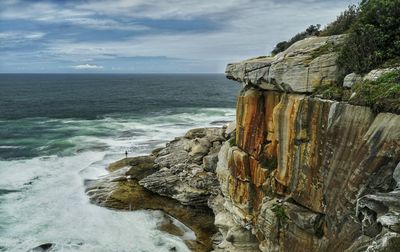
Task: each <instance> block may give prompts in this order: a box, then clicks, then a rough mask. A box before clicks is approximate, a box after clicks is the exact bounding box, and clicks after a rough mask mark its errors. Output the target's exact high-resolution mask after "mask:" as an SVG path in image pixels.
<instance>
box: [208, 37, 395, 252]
mask: <svg viewBox="0 0 400 252" xmlns="http://www.w3.org/2000/svg"><path fill="white" fill-rule="evenodd" d="M339 38H340V37H339ZM334 39H338V37H334V38H332V37H330V38H313V39H307V40H305V41H303V42H300V43H299V44H297V45H296V44H295V45H293V46H292V47H291V48H289V49H288V50H287V51H285V52H283V53H282V54H281V55H277V57H275V58H274V59H268V60H267V59H263V58H261V59H255V60H254V59H253V60H250V61H244V62H242V63H237V64H230V65H228V67H227V70H226V74H227V77H228V78H231V79H235V80H238V81H239V82H241V83H242V84H244V89H243V90H242V92H241V94H240V96H239V98H238V103H237V115H236V135H235V139H233V140H231V141H229V142H226V143H225V144H224V146H223V147H222V148H221V151H220V153H219V162H218V165H217V170H216V172H217V177H218V180H219V182H220V188H221V195H220V196H217V197H214V198H213V199H214V200H211V201H210V205H211V206H212V207H213V209H214V212H215V214H216V226H217V227H218V228H219V229H220V233H221V234H222V238H221V242H220V244H219V245H218V246H217V249H219V250H227V251H249V249H250V248H251V249H253V250H254V249H255V246H254V245H255V244H257V245H259V246H258V247H257V249H259V250H261V251H345V250H347V251H398V248H399V244H400V234H399V223H400V215H399V214H400V211H399V210H400V209H399V204H400V203H399V202H400V194H399V191H398V190H399V185H398V181H399V177H398V176H399V173H400V168H399V165H398V164H399V162H400V116H399V115H396V114H391V113H379V114H376V113H374V112H373V111H371V109H369V108H367V107H361V106H354V105H350V104H348V103H345V102H338V101H331V100H322V99H318V98H312V97H311V96H308V95H307V93H308V92H312V90H313V88H315V87H317V86H318V85H324V82H325V81H327V82H331V81H332V82H333V81H334V77H332V78H331V77H329V76H337V74H338V72H337V70H336V68H335V67H334V66H329V67H328V68H325V67H324V64H321V63H318V66H319V67H317V68H315V69H318V70H315V71H311V72H312V73H315V74H316V76H325V77H323V80H322V81H321V79H320V80H319V81H317V82H315V83H316V84H315V85H314V84H311V85H310V82H307V81H305V80H306V79H313V78H314V77H311V76H309V69H308V70H307V69H306V65H304V64H303V65H301V64H297V63H296V64H292V65H290V62H300V61H302V60H303V57H306V56H307V55H310V54H312V51H315V50H317V49H315V48H320V47H321V44H323V43H326V41H330V40H334ZM305 45H307V46H305ZM300 48H302V49H300ZM308 48H311V49H310V50H311V52H310V50H308ZM293 51H295V52H297V53H295V54H291V53H292V52H293ZM300 52H301V53H300ZM319 57H323V55H322V56H319ZM279 60H281V61H279ZM260 61H264V62H266V61H268V63H265V64H261V63H260ZM285 61H287V62H286V63H285V64H286V67H285V68H284V69H285V70H284V71H281V72H278V73H281V74H282V76H281V77H279V78H278V77H276V76H278V73H277V72H276V71H277V70H276V68H277V67H276V65H277V64H278V63H279V62H285ZM282 64H284V63H282ZM300 65H301V67H299V66H300ZM308 67H310V66H308ZM305 73H307V74H308V77H305V76H306V75H305ZM274 76H275V77H274ZM281 91H285V92H281ZM396 166H398V168H396ZM220 219H223V220H225V221H223V222H221V221H219V220H220ZM228 223H229V224H228ZM235 237H236V238H237V239H235ZM246 246H247V247H246Z"/></svg>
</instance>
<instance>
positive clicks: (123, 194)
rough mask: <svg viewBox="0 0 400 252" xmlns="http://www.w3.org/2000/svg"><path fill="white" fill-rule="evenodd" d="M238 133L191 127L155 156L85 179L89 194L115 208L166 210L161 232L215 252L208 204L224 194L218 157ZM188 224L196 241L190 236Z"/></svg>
mask: <svg viewBox="0 0 400 252" xmlns="http://www.w3.org/2000/svg"><path fill="white" fill-rule="evenodd" d="M233 132H234V131H232V129H231V127H229V128H228V130H227V126H224V127H222V128H220V127H211V128H196V129H191V130H189V131H188V132H187V133H186V134H185V135H184V136H181V137H176V138H175V139H174V140H172V141H170V142H168V143H167V144H166V146H165V147H164V148H157V149H155V150H153V151H152V153H151V154H149V155H145V156H137V157H129V158H124V159H121V160H119V161H116V162H114V163H111V164H110V165H109V166H108V171H109V174H107V175H105V176H102V177H100V178H99V179H97V180H87V181H85V186H86V193H87V195H88V196H89V198H90V201H91V203H94V204H96V205H100V206H103V207H107V208H110V209H115V210H125V211H134V210H156V211H162V212H163V213H164V221H163V222H161V223H160V225H159V230H161V231H164V232H167V233H169V234H171V235H175V236H177V237H179V238H180V239H182V240H184V242H185V244H186V245H187V247H188V248H189V249H190V250H192V251H210V250H212V248H213V235H215V234H216V233H217V228H216V226H215V225H214V221H215V219H214V213H213V211H212V209H211V208H210V207H209V203H208V201H209V198H210V197H213V196H216V195H217V194H218V193H219V184H218V181H217V180H216V174H215V169H216V166H217V160H218V158H217V155H218V152H219V150H220V148H221V146H222V144H223V143H224V142H225V141H226V140H227V139H228V138H229V137H230V136H231V134H232V133H233ZM171 170H172V172H170V171H171ZM188 172H190V173H191V174H188ZM174 219H175V220H177V221H178V223H177V222H176V221H174ZM179 223H180V224H179ZM182 224H183V225H184V226H186V227H187V228H188V229H189V230H190V231H192V232H194V234H195V238H194V237H189V238H187V237H185V235H186V236H187V232H188V230H186V231H185V228H183V227H182ZM173 249H174V248H170V250H173Z"/></svg>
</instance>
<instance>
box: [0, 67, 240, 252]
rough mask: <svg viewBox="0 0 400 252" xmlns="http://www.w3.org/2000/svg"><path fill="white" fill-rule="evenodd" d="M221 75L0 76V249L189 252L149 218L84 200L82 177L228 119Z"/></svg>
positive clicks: (231, 98)
mask: <svg viewBox="0 0 400 252" xmlns="http://www.w3.org/2000/svg"><path fill="white" fill-rule="evenodd" d="M239 89H240V86H239V85H237V84H235V83H233V82H232V81H229V80H227V79H225V77H224V76H223V75H222V74H201V75H195V74H179V75H177V74H142V75H139V74H138V75H129V74H126V75H123V74H120V75H111V74H110V75H106V74H87V75H84V74H23V75H14V74H2V75H0V251H18V252H19V251H27V250H29V249H31V248H33V247H35V246H38V245H40V244H43V243H55V244H56V247H55V251H85V252H86V251H96V252H97V251H100V252H101V251H168V250H169V248H171V247H175V248H176V249H177V251H188V248H187V247H186V245H185V243H184V241H183V240H181V239H180V238H179V237H176V236H173V235H170V234H168V233H165V232H162V231H160V230H158V229H157V225H158V224H159V222H160V221H161V220H162V216H161V215H160V214H159V213H157V212H153V211H146V210H143V211H134V212H131V211H115V210H110V209H106V208H102V207H99V206H96V205H92V204H90V203H89V199H88V197H87V196H86V195H85V193H84V184H83V182H84V180H85V179H95V178H97V177H98V176H101V175H104V174H106V173H107V171H106V167H107V165H108V164H109V163H111V162H114V161H116V160H119V159H121V158H123V157H124V152H125V151H126V150H127V151H128V153H129V156H136V155H142V154H147V153H149V152H150V151H151V150H152V149H154V148H157V147H162V146H164V145H165V143H166V142H167V141H169V140H172V139H173V138H174V137H176V136H180V135H183V134H184V133H185V132H186V131H187V130H188V129H191V128H196V127H205V126H221V125H223V124H224V122H226V121H232V120H234V117H235V109H234V107H235V102H236V96H237V95H238V92H239Z"/></svg>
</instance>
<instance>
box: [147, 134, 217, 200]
mask: <svg viewBox="0 0 400 252" xmlns="http://www.w3.org/2000/svg"><path fill="white" fill-rule="evenodd" d="M223 135H224V130H223V129H221V128H200V129H192V130H190V131H188V132H187V133H186V134H185V136H184V137H183V138H177V139H175V140H174V141H172V142H170V143H169V144H167V146H166V148H165V149H163V150H161V151H160V152H159V153H158V155H157V158H156V159H155V160H154V163H155V167H158V168H160V170H159V171H157V172H155V173H153V174H151V175H149V176H147V177H145V178H143V179H141V180H140V182H139V183H140V185H142V186H144V187H145V188H147V189H148V190H150V191H152V192H155V193H157V194H160V195H163V196H167V197H170V198H173V199H176V200H178V201H179V202H180V203H181V204H183V205H190V206H197V207H206V206H207V201H208V198H209V197H210V195H211V194H213V193H214V191H215V190H217V189H218V181H217V179H216V177H215V175H214V174H213V172H214V170H215V169H216V164H217V161H218V154H217V153H218V152H219V150H220V148H221V142H222V141H224V140H225V138H224V137H223Z"/></svg>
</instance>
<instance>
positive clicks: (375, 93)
mask: <svg viewBox="0 0 400 252" xmlns="http://www.w3.org/2000/svg"><path fill="white" fill-rule="evenodd" d="M352 91H353V92H354V96H352V97H351V99H350V100H349V103H350V104H355V105H364V106H369V107H371V108H372V109H373V110H374V111H376V112H379V111H385V112H392V113H397V114H400V71H392V72H389V73H386V74H384V75H382V76H381V77H380V78H378V79H377V80H376V81H370V80H365V81H363V82H359V83H356V84H355V85H354V86H353V87H352Z"/></svg>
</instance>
